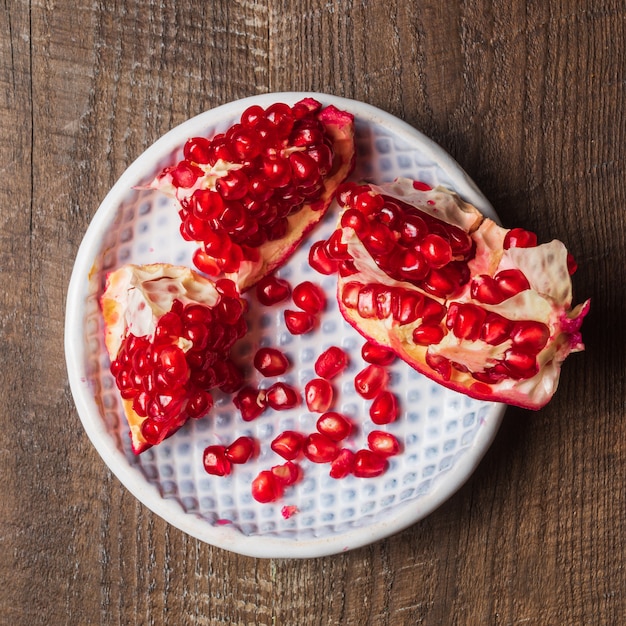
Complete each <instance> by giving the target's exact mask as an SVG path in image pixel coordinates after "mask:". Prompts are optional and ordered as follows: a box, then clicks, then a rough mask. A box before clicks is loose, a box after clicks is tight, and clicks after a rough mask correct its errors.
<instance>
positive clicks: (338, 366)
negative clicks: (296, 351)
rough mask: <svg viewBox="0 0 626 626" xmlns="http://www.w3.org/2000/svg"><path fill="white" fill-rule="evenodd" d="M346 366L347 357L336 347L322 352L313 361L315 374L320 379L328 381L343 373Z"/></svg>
mask: <svg viewBox="0 0 626 626" xmlns="http://www.w3.org/2000/svg"><path fill="white" fill-rule="evenodd" d="M347 366H348V355H347V354H346V352H344V351H343V350H342V349H341V348H339V347H338V346H331V347H330V348H328V349H326V350H324V352H322V354H320V355H319V356H318V357H317V360H316V361H315V366H314V367H315V373H316V374H317V375H318V376H319V377H320V378H325V379H326V380H330V379H332V378H335V376H338V375H339V374H341V372H343V371H344V370H345V369H346V367H347Z"/></svg>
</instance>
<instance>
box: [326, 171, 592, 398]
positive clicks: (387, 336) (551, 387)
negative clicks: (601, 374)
mask: <svg viewBox="0 0 626 626" xmlns="http://www.w3.org/2000/svg"><path fill="white" fill-rule="evenodd" d="M370 188H371V190H372V192H373V193H381V194H384V195H386V196H390V197H392V198H397V199H399V200H402V201H404V202H406V203H408V204H410V205H412V206H414V207H417V208H419V209H420V210H424V211H425V212H427V213H429V214H430V215H433V216H435V217H438V218H439V219H440V220H442V221H445V222H447V223H449V224H453V225H455V226H459V227H461V228H463V230H465V231H466V232H467V233H468V234H469V235H470V236H471V238H472V240H473V241H474V243H475V245H476V254H475V256H474V257H473V258H472V259H471V260H470V261H469V262H468V267H469V269H470V272H471V275H472V276H477V275H481V274H488V275H489V276H493V275H494V274H495V273H497V272H499V271H501V270H504V269H520V270H522V272H523V273H524V275H525V276H526V278H527V279H528V282H529V284H530V289H527V290H525V291H522V292H521V293H518V294H517V295H515V296H513V297H511V298H509V299H507V300H504V301H503V302H501V303H499V304H497V305H488V304H484V303H479V302H476V301H474V300H473V299H472V297H471V293H470V282H471V281H470V282H468V283H467V284H466V285H465V286H464V287H463V289H462V290H461V291H460V292H459V293H456V294H454V297H453V298H452V299H450V300H443V299H441V298H437V297H435V296H433V295H432V294H428V297H429V298H431V299H434V300H436V301H439V302H441V303H442V304H444V305H445V306H446V307H447V306H449V305H450V304H451V303H452V302H460V303H471V302H474V303H476V304H478V305H479V306H480V307H482V308H483V309H485V310H487V311H493V312H496V313H499V314H500V315H502V316H504V317H506V318H507V319H510V320H514V321H515V320H534V321H537V322H542V323H543V324H546V326H547V327H548V328H549V331H550V334H549V339H548V341H547V343H546V345H545V346H544V347H543V349H541V350H540V351H539V352H538V354H537V365H538V371H537V373H536V374H535V375H534V376H532V377H531V378H526V379H521V380H519V379H513V378H504V379H503V380H499V381H498V382H490V383H489V384H487V383H483V382H480V381H478V380H477V379H476V378H475V377H473V376H472V373H476V372H482V371H484V369H485V368H486V367H488V366H489V365H490V364H493V363H495V362H496V361H497V359H498V357H502V355H503V353H504V351H505V350H506V349H507V348H509V347H510V346H511V341H510V340H507V341H506V342H504V343H502V344H500V345H498V346H492V345H489V344H487V343H485V342H483V341H480V340H476V341H468V340H464V339H459V338H457V337H456V336H454V334H453V333H452V332H448V333H447V334H446V335H445V337H444V338H443V339H442V340H441V341H440V342H439V343H437V344H431V345H425V346H422V345H417V344H415V343H414V342H413V341H412V340H411V337H412V333H413V330H414V329H415V328H416V327H417V326H418V325H419V324H420V321H421V320H420V319H418V320H416V321H414V322H412V323H409V324H403V325H400V324H399V323H398V322H397V321H395V320H394V319H393V318H392V316H389V317H388V318H385V319H372V318H369V317H368V318H365V317H362V316H361V315H360V314H359V311H358V310H357V308H353V307H350V306H347V305H346V303H344V301H343V298H342V294H343V291H344V288H345V287H346V285H347V284H349V283H352V282H357V283H361V284H363V285H368V284H372V283H373V284H380V285H387V286H389V287H399V288H402V289H407V290H415V291H420V290H419V288H418V287H416V286H415V285H414V284H412V283H409V282H406V281H400V280H396V279H394V278H392V277H391V276H389V275H388V274H387V273H385V272H384V271H383V270H382V269H381V268H380V267H379V266H378V265H377V264H376V262H375V261H374V259H373V258H372V256H371V255H370V254H369V253H368V251H367V249H366V248H365V246H364V245H363V243H362V242H361V240H360V239H359V237H358V235H357V234H356V232H355V231H354V229H352V228H350V227H343V228H342V227H341V225H340V224H341V221H339V228H341V230H342V233H341V240H342V242H343V243H345V244H346V245H347V248H348V252H349V254H350V256H351V257H352V259H353V261H354V266H355V268H356V270H357V271H356V273H355V274H351V275H349V276H341V275H338V285H337V299H338V303H339V308H340V310H341V313H342V315H343V316H344V318H345V319H346V320H347V321H348V323H349V324H350V325H351V326H353V327H354V328H355V329H356V330H357V331H358V332H359V333H361V335H363V336H364V337H365V338H366V339H367V340H368V341H371V342H374V343H376V344H378V345H381V346H385V347H387V348H390V349H391V350H393V351H394V352H395V353H396V354H397V355H398V356H399V357H400V358H402V359H403V360H404V361H406V362H407V363H408V364H410V365H411V366H412V367H413V368H414V369H416V370H417V371H419V372H420V373H422V374H424V375H426V376H427V377H428V378H430V379H432V380H434V381H435V382H437V383H439V384H441V385H443V386H445V387H447V388H449V389H452V390H454V391H458V392H460V393H463V394H466V395H468V396H470V397H473V398H476V399H479V400H486V401H492V402H503V403H506V404H511V405H516V406H521V407H524V408H528V409H535V410H536V409H539V408H541V407H543V406H545V405H546V404H547V403H548V402H549V401H550V399H551V398H552V397H553V395H554V393H555V392H556V389H557V386H558V382H559V377H560V371H561V365H562V363H563V361H564V360H565V359H566V358H567V356H568V355H569V354H570V353H572V352H578V351H581V350H583V349H584V344H583V342H582V339H581V334H580V327H581V324H582V321H583V319H584V317H585V315H586V314H587V313H588V311H589V301H586V302H583V303H582V304H579V305H577V306H575V307H573V308H572V307H571V304H572V283H571V278H570V275H569V272H568V269H567V254H568V253H567V249H566V248H565V246H564V244H563V243H561V242H560V241H556V240H555V241H551V242H549V243H545V244H541V245H539V246H536V247H533V248H510V249H508V250H505V249H504V248H503V242H504V237H505V236H506V233H507V232H508V230H507V229H504V228H502V227H501V226H499V225H498V224H496V223H495V222H494V221H493V220H491V219H489V218H486V217H484V216H482V215H481V213H480V212H479V211H478V209H476V208H475V207H473V206H471V205H468V204H467V203H466V202H464V201H463V200H462V199H461V198H459V196H458V195H457V194H455V193H453V192H451V191H448V190H446V189H444V188H442V187H438V188H436V189H432V190H426V191H423V190H420V189H415V188H414V186H413V181H410V180H407V179H398V180H396V181H394V182H393V183H391V184H385V185H381V186H376V185H370ZM339 210H341V209H339ZM340 220H341V218H340ZM427 357H428V358H429V359H431V360H432V359H433V358H435V359H436V358H437V357H442V358H444V359H446V360H447V361H451V362H454V363H459V364H461V365H462V366H464V368H466V369H467V370H468V371H461V370H459V369H456V368H454V367H453V368H452V369H451V371H450V372H446V373H445V375H444V374H442V373H440V372H438V371H437V370H435V369H433V368H432V367H431V366H430V365H428V363H427Z"/></svg>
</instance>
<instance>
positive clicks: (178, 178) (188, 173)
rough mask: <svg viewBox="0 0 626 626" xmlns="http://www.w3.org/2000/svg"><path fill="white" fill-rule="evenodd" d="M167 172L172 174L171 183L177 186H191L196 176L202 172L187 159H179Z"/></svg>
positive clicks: (196, 178)
mask: <svg viewBox="0 0 626 626" xmlns="http://www.w3.org/2000/svg"><path fill="white" fill-rule="evenodd" d="M169 173H170V174H171V176H172V185H174V187H179V188H180V187H182V188H189V187H193V186H194V184H195V182H196V181H197V180H198V177H199V176H202V174H203V172H202V170H201V169H200V168H199V167H196V166H195V165H193V164H191V163H189V162H188V161H181V162H180V163H179V164H178V165H176V166H175V167H174V168H172V169H171V170H170V172H169Z"/></svg>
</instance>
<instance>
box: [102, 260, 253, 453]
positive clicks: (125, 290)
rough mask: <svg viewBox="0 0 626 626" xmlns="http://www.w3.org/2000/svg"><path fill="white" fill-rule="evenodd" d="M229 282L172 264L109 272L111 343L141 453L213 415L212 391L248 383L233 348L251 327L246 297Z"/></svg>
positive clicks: (106, 297)
mask: <svg viewBox="0 0 626 626" xmlns="http://www.w3.org/2000/svg"><path fill="white" fill-rule="evenodd" d="M227 282H230V281H227ZM227 282H222V283H221V284H220V288H219V289H217V287H216V285H215V284H213V283H212V282H211V281H210V280H208V279H206V278H204V277H202V276H200V275H199V274H197V273H196V272H194V271H193V270H190V269H188V268H184V267H177V266H172V265H167V264H153V265H144V266H137V265H125V266H123V267H121V268H120V269H118V270H116V271H114V272H112V273H111V274H109V275H108V277H107V282H106V287H105V290H104V293H103V295H102V299H101V306H102V314H103V318H104V326H105V345H106V348H107V351H108V353H109V357H110V359H111V368H110V369H111V373H112V375H113V377H114V378H115V383H116V385H117V387H118V389H119V391H120V395H121V397H122V402H123V407H124V413H125V416H126V419H127V421H128V424H129V427H130V437H131V445H132V449H133V451H134V452H135V453H136V454H139V453H141V452H142V451H144V450H146V449H147V448H149V447H150V446H154V445H157V444H159V443H160V442H161V441H163V440H164V439H165V438H166V437H169V436H171V435H173V434H174V433H175V432H176V431H177V430H178V429H179V428H180V427H181V426H182V425H183V424H185V423H186V421H187V420H188V419H189V418H200V417H202V416H204V415H206V413H207V412H208V411H209V410H210V409H211V407H212V405H213V398H212V395H211V390H212V389H214V388H220V389H222V390H223V391H225V392H227V393H231V392H234V391H236V390H237V389H238V388H239V387H240V386H241V384H242V381H243V378H242V375H241V372H240V371H239V370H238V368H237V367H236V366H235V364H234V362H233V361H232V360H231V358H230V349H231V347H232V346H233V344H234V343H235V342H236V341H237V340H238V339H240V338H241V337H242V336H243V335H244V334H245V332H246V330H247V326H246V323H245V319H244V316H243V314H244V312H245V302H244V301H243V300H241V299H240V298H239V297H238V295H237V290H236V288H235V286H234V285H233V284H232V283H231V286H230V287H228V285H227Z"/></svg>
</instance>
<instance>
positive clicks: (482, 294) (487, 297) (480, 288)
mask: <svg viewBox="0 0 626 626" xmlns="http://www.w3.org/2000/svg"><path fill="white" fill-rule="evenodd" d="M470 293H471V296H472V298H473V299H474V300H478V302H482V303H483V304H500V302H502V301H503V300H505V298H506V295H505V294H504V292H503V291H502V290H501V289H500V286H499V285H498V283H497V282H496V280H495V279H494V278H493V277H492V276H489V275H488V274H481V275H479V276H476V277H475V278H474V279H473V280H472V284H471V286H470Z"/></svg>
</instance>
